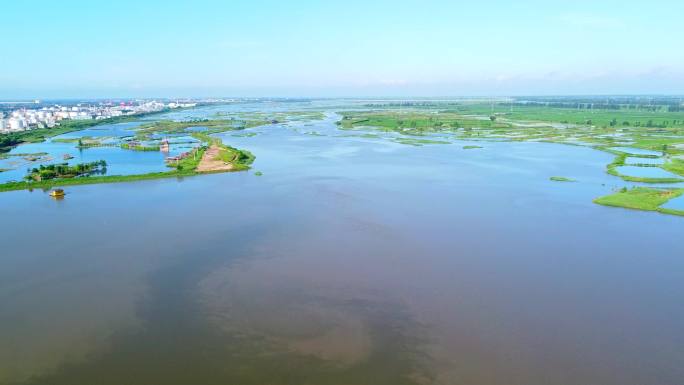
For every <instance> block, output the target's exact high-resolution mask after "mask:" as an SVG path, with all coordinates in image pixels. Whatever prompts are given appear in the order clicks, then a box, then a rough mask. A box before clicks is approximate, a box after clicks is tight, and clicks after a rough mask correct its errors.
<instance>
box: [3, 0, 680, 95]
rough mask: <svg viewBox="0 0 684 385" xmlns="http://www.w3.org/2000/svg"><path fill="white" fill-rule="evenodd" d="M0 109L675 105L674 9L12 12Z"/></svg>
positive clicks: (64, 8)
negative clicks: (334, 100)
mask: <svg viewBox="0 0 684 385" xmlns="http://www.w3.org/2000/svg"><path fill="white" fill-rule="evenodd" d="M0 18H1V20H2V22H1V23H0V36H1V37H2V38H1V41H2V42H3V44H2V46H1V47H0V49H2V51H0V98H5V99H6V98H34V97H38V98H48V97H128V96H459V95H530V94H538V95H541V94H627V93H658V94H661V93H664V94H683V93H684V49H683V48H682V47H683V46H682V44H683V37H684V22H683V21H684V20H683V18H684V1H681V0H679V1H675V0H668V1H664V0H660V1H658V0H656V1H651V2H644V1H632V0H626V1H625V0H623V1H612V0H607V1H605V0H604V1H596V0H594V1H584V0H579V1H531V0H520V1H517V2H512V1H498V0H490V1H468V2H461V1H429V0H424V1H385V0H380V1H368V0H366V1H356V0H347V1H327V2H324V1H320V0H319V1H306V0H299V1H298V0H290V1H270V0H261V1H259V0H256V1H249V2H246V1H244V2H243V1H240V2H237V1H205V0H195V1H168V0H167V1H151V0H148V1H142V0H136V1H131V0H118V1H115V2H98V1H92V0H91V1H58V0H50V1H48V0H44V1H22V2H20V1H11V2H6V3H4V4H3V5H2V7H0Z"/></svg>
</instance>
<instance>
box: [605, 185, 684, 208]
mask: <svg viewBox="0 0 684 385" xmlns="http://www.w3.org/2000/svg"><path fill="white" fill-rule="evenodd" d="M682 194H684V189H655V188H648V187H634V188H632V189H627V188H623V189H621V190H619V191H617V192H615V193H613V194H610V195H606V196H603V197H600V198H596V199H595V200H594V202H595V203H598V204H600V205H604V206H613V207H622V208H626V209H633V210H644V211H656V212H659V213H664V214H674V215H684V211H680V210H673V209H667V208H663V207H661V206H662V205H663V204H665V203H667V202H668V201H669V200H670V199H673V198H677V197H679V196H681V195H682Z"/></svg>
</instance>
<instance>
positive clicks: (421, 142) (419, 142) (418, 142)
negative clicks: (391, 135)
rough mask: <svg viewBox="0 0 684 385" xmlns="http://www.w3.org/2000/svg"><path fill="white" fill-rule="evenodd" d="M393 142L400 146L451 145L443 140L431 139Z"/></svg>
mask: <svg viewBox="0 0 684 385" xmlns="http://www.w3.org/2000/svg"><path fill="white" fill-rule="evenodd" d="M394 142H397V143H401V144H408V145H411V146H422V145H425V144H451V142H447V141H443V140H431V139H417V138H396V139H394Z"/></svg>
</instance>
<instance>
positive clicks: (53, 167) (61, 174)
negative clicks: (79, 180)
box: [25, 160, 107, 182]
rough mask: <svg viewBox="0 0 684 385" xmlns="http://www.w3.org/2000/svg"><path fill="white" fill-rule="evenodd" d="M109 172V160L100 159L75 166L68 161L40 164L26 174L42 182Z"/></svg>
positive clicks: (28, 178) (30, 180)
mask: <svg viewBox="0 0 684 385" xmlns="http://www.w3.org/2000/svg"><path fill="white" fill-rule="evenodd" d="M106 172H107V162H105V161H104V160H100V161H97V162H90V163H79V164H75V165H73V166H71V165H69V164H68V163H61V164H49V165H47V166H45V165H42V164H41V165H40V166H39V167H37V168H33V169H32V170H31V172H30V173H29V174H28V175H26V177H25V179H26V180H27V181H29V182H40V181H45V180H51V179H63V178H76V177H83V176H90V175H96V174H105V173H106Z"/></svg>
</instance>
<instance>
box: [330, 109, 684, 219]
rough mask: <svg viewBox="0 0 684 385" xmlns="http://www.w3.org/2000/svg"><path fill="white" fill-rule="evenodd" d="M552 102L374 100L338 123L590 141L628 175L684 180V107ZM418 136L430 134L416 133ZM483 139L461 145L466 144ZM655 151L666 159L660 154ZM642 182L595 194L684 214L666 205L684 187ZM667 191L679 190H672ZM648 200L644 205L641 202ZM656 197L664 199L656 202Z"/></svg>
mask: <svg viewBox="0 0 684 385" xmlns="http://www.w3.org/2000/svg"><path fill="white" fill-rule="evenodd" d="M546 104H547V105H539V104H534V103H533V104H531V105H526V104H515V105H514V104H513V103H511V102H508V103H506V102H498V103H496V104H494V103H491V104H490V103H482V102H473V103H468V102H462V103H439V102H434V103H432V102H423V103H416V104H410V103H409V104H406V103H404V104H400V105H393V104H379V105H377V104H376V105H367V106H366V107H367V108H370V110H369V109H366V110H359V111H344V112H340V115H342V119H341V120H340V121H339V122H337V124H338V126H339V127H340V129H343V130H367V129H374V130H378V131H384V132H395V133H398V134H401V135H407V136H409V138H405V139H404V138H402V139H393V141H395V142H398V143H405V144H414V145H415V143H417V142H419V141H422V140H425V141H429V142H431V143H435V144H437V143H440V141H437V140H431V139H430V138H431V136H434V135H439V136H440V137H445V136H449V137H451V138H453V139H457V140H468V141H521V142H522V141H531V142H544V143H558V144H567V145H575V146H583V147H589V148H593V149H595V150H599V151H604V152H607V153H610V154H613V155H615V158H614V159H613V161H612V162H611V163H609V164H607V165H606V172H607V173H608V174H610V175H613V176H617V177H619V178H621V179H622V180H624V181H625V182H635V183H651V184H656V183H657V184H672V183H681V182H684V111H682V110H680V109H673V108H667V107H666V106H633V105H625V106H621V105H610V106H607V107H605V108H604V109H594V107H593V104H592V105H591V107H589V104H586V105H583V106H581V105H579V104H577V105H575V104H573V105H572V106H568V107H566V106H552V107H550V106H548V104H549V103H546ZM570 107H572V108H570ZM411 137H414V138H413V139H411ZM420 137H423V138H425V139H418V138H420ZM477 147H479V146H463V148H464V149H474V148H477ZM628 158H629V159H630V162H629V163H627V160H628ZM641 159H643V161H640V160H641ZM656 159H657V160H659V161H660V162H661V163H657V162H655V161H654V160H656ZM623 166H631V167H632V168H637V169H638V168H640V169H638V170H639V171H644V173H643V174H644V175H647V174H648V170H649V169H653V170H654V171H656V170H655V169H660V170H664V171H666V172H669V173H671V174H672V176H668V175H667V173H664V175H663V176H660V175H658V174H657V173H656V174H655V176H653V177H651V176H637V175H625V174H624V173H623V172H620V168H621V167H623ZM661 174H662V173H661ZM680 177H681V178H680ZM550 180H552V181H556V182H571V181H573V180H572V179H570V178H565V177H551V178H550ZM643 189H647V188H643ZM643 189H642V188H641V187H638V188H635V190H634V191H632V190H628V191H627V192H620V193H617V195H616V194H613V195H609V196H608V197H610V198H605V197H601V198H597V199H596V200H595V202H596V203H598V204H603V205H610V206H619V207H625V208H633V209H640V210H644V209H648V210H650V211H657V212H661V213H666V214H676V215H682V214H680V212H678V211H677V210H669V209H663V208H660V205H662V204H664V203H666V202H667V201H668V200H670V199H672V198H675V197H676V196H678V195H681V194H680V193H677V192H676V191H679V190H676V189H673V190H667V191H668V193H663V192H662V190H660V189H649V190H647V191H648V192H649V193H648V194H647V193H645V190H643ZM669 191H675V193H672V194H670V193H669ZM642 200H643V204H642V205H640V204H639V203H635V202H639V201H642ZM654 202H660V203H659V204H658V205H657V206H654Z"/></svg>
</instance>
